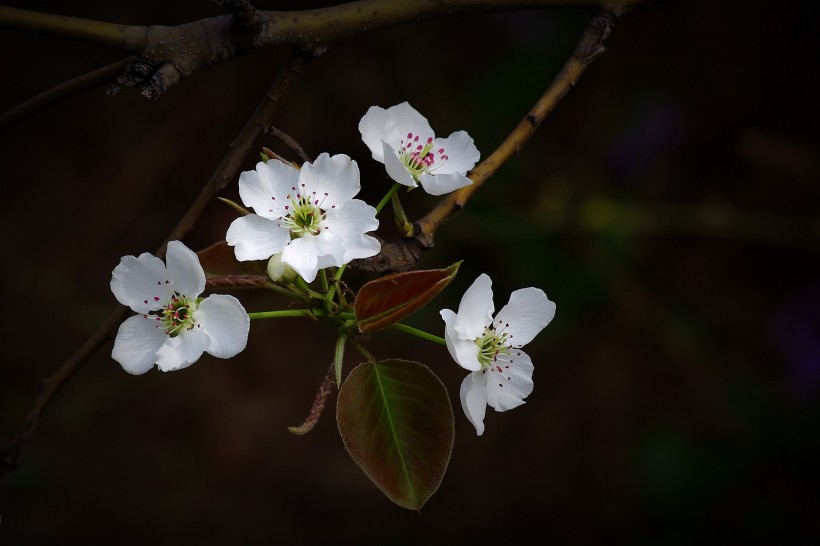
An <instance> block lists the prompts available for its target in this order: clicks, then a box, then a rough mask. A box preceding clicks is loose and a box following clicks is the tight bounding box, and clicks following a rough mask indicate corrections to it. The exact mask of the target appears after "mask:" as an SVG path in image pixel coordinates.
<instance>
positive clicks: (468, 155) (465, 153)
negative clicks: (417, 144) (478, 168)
mask: <svg viewBox="0 0 820 546" xmlns="http://www.w3.org/2000/svg"><path fill="white" fill-rule="evenodd" d="M433 143H434V144H435V146H433V150H434V153H436V159H437V160H438V161H441V157H440V156H439V154H438V151H439V150H440V149H442V148H443V149H444V154H445V155H446V156H447V160H446V161H444V162H442V163H441V164H440V165H439V166H438V167H437V168H436V174H450V173H458V174H465V173H467V172H468V171H469V170H470V169H472V168H473V167H475V164H476V163H478V160H479V159H480V158H481V154H480V153H479V151H478V148H476V147H475V143H474V142H473V139H472V137H470V135H468V134H467V133H466V132H465V131H456V132H455V133H453V134H451V135H450V136H449V137H447V138H437V139H436V140H434V141H433Z"/></svg>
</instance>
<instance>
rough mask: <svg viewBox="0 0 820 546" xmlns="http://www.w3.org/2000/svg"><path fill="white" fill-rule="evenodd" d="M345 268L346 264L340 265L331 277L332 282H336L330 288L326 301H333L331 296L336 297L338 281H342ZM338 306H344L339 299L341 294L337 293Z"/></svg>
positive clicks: (342, 301)
mask: <svg viewBox="0 0 820 546" xmlns="http://www.w3.org/2000/svg"><path fill="white" fill-rule="evenodd" d="M345 267H347V264H342V265H341V267H339V269H337V270H336V274H335V275H333V280H334V281H336V282H335V283H333V286H331V287H330V291H329V292H328V298H327V300H328V301H333V296H335V295H336V288H337V287H338V286H339V281H340V280H341V279H342V273H344V272H345ZM339 305H341V306H342V307H344V305H345V302H344V298H342V297H341V292H340V293H339Z"/></svg>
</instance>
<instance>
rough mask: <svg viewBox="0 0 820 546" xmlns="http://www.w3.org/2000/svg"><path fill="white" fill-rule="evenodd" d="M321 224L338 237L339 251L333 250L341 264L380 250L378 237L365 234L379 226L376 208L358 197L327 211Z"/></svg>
mask: <svg viewBox="0 0 820 546" xmlns="http://www.w3.org/2000/svg"><path fill="white" fill-rule="evenodd" d="M323 226H326V227H327V228H328V229H327V231H326V233H330V234H333V235H336V236H337V237H339V239H338V244H339V245H341V247H342V248H341V252H340V253H339V252H336V251H334V252H333V255H334V256H337V257H338V258H339V259H340V260H341V263H340V264H338V265H341V264H346V263H349V262H350V261H351V260H356V259H359V258H369V257H371V256H375V255H376V254H378V253H379V251H380V250H381V244H380V243H379V241H378V239H376V238H375V237H371V236H369V235H365V233H367V232H369V231H374V230H376V229H377V228H378V227H379V221H378V220H377V219H376V209H375V208H374V207H371V206H370V205H368V204H367V203H365V202H364V201H362V200H360V199H351V200H350V201H348V202H346V203H344V204H343V205H342V206H341V207H339V208H336V209H333V210H330V211H328V213H327V216H326V218H325V221H324V223H323Z"/></svg>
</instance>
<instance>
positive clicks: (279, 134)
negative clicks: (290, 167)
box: [268, 125, 312, 163]
mask: <svg viewBox="0 0 820 546" xmlns="http://www.w3.org/2000/svg"><path fill="white" fill-rule="evenodd" d="M268 132H269V133H270V134H271V135H273V136H274V137H276V138H277V139H278V140H279V142H281V143H282V144H284V145H285V146H287V147H288V148H290V150H291V151H292V152H293V153H295V154H296V155H297V156H298V157H299V159H301V160H302V162H303V163H310V162H311V161H312V160H311V159H310V156H309V155H307V154H306V153H305V150H304V148H302V147H301V146H300V145H299V143H298V142H296V139H295V138H293V137H292V136H290V135H289V134H287V133H286V132H284V131H282V130H280V129H277V128H276V127H275V126H273V125H271V126H270V127H269V128H268Z"/></svg>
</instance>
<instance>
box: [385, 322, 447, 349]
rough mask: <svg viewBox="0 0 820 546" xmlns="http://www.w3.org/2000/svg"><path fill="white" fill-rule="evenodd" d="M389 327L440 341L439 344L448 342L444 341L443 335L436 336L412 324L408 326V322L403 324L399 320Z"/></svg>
mask: <svg viewBox="0 0 820 546" xmlns="http://www.w3.org/2000/svg"><path fill="white" fill-rule="evenodd" d="M388 328H393V329H394V330H398V331H400V332H404V333H406V334H411V335H414V336H416V337H420V338H421V339H426V340H427V341H432V342H433V343H438V344H439V345H447V342H446V341H444V338H443V337H439V336H435V335H433V334H428V333H427V332H424V331H422V330H419V329H418V328H413V327H412V326H407V325H406V324H401V323H400V322H397V323H395V324H391V325H390V326H389V327H388Z"/></svg>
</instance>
